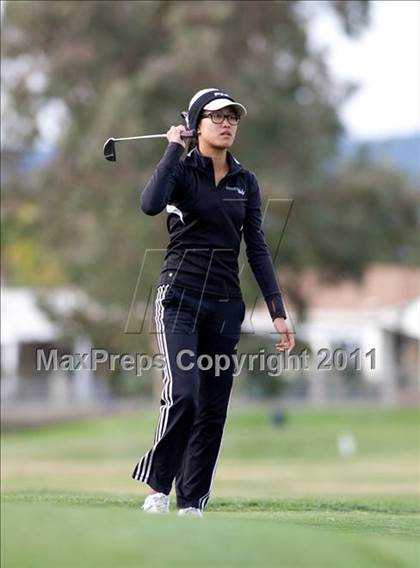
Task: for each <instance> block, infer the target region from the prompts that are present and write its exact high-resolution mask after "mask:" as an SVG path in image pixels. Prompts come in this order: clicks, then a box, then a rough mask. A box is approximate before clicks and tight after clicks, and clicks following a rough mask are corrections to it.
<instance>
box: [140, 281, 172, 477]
mask: <svg viewBox="0 0 420 568" xmlns="http://www.w3.org/2000/svg"><path fill="white" fill-rule="evenodd" d="M168 287H169V284H168V285H166V286H163V287H161V288H159V290H158V295H157V298H156V331H157V341H158V345H159V349H160V350H161V351H162V352H163V354H164V355H165V356H166V358H167V361H168V364H167V365H165V367H164V368H163V374H164V383H165V386H164V388H163V392H162V398H163V400H164V401H165V403H166V404H165V405H162V406H163V411H162V406H161V410H160V416H159V422H158V425H157V428H156V434H157V436H156V435H155V441H154V445H153V448H152V449H151V450H149V451H148V452H147V454H146V455H145V456H143V458H142V460H141V462H140V463H139V464H138V465H137V468H136V470H135V475H134V476H133V477H135V478H136V479H139V480H141V481H147V479H148V476H149V474H150V468H151V465H152V460H153V454H154V451H155V448H156V445H157V444H158V443H159V441H160V440H161V438H162V436H163V434H164V432H165V430H166V426H165V428H163V425H164V424H165V423H166V421H165V417H166V414H167V413H168V412H169V407H170V406H172V401H171V399H170V398H168V396H167V393H165V391H168V385H169V383H170V382H172V372H171V369H170V366H169V357H167V355H166V353H165V351H164V345H163V343H162V342H161V336H160V334H161V333H162V334H163V332H164V325H163V305H162V299H163V298H164V297H165V294H166V292H167V290H168ZM137 469H138V470H139V473H138V472H137Z"/></svg>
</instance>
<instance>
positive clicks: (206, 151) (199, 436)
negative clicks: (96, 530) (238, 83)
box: [132, 89, 294, 516]
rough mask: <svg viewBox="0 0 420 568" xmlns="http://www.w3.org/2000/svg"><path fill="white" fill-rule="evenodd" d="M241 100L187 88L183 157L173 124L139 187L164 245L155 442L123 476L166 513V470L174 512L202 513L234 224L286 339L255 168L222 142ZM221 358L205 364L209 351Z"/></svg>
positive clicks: (233, 280)
mask: <svg viewBox="0 0 420 568" xmlns="http://www.w3.org/2000/svg"><path fill="white" fill-rule="evenodd" d="M246 114H247V111H246V108H245V107H244V106H243V105H242V104H240V103H239V102H237V101H235V100H234V99H233V98H232V97H231V96H230V95H228V94H227V93H225V92H222V91H220V90H219V89H203V90H201V91H199V92H198V93H196V94H195V95H194V96H193V97H192V99H191V101H190V103H189V107H188V113H183V116H184V118H185V120H186V124H187V128H188V129H190V130H194V131H196V138H195V139H193V140H192V141H191V143H190V146H189V148H188V149H187V154H186V156H185V159H183V160H182V159H181V156H182V154H183V153H184V149H185V148H186V144H185V142H184V140H183V138H182V137H181V133H182V132H183V131H185V130H186V128H185V127H184V126H183V125H179V126H171V128H170V129H169V130H168V132H167V138H168V141H169V144H168V146H167V148H166V150H165V153H164V155H163V157H162V159H161V160H160V162H159V164H158V165H157V167H156V169H155V171H154V172H153V175H152V177H151V178H150V180H149V181H148V183H147V185H146V186H145V188H144V189H143V191H142V193H141V196H140V204H141V209H142V211H143V212H144V213H146V214H147V215H157V214H159V213H161V212H162V211H163V210H164V209H166V212H167V228H168V232H169V244H168V247H167V251H166V255H165V259H164V263H163V267H162V271H161V274H160V278H159V282H158V286H157V294H156V303H155V322H156V337H157V343H158V347H159V352H160V353H162V355H163V356H164V362H165V365H164V368H163V389H162V395H161V400H160V413H159V420H158V423H157V426H156V431H155V437H154V443H153V446H152V447H151V449H150V450H149V451H148V452H147V453H146V454H145V455H143V456H142V457H141V459H140V460H139V461H138V463H137V464H136V466H135V468H134V471H133V473H132V478H133V479H135V480H138V481H142V482H144V483H146V484H147V485H148V486H149V488H150V491H149V494H148V496H147V497H146V499H145V502H144V504H143V509H144V511H147V512H150V513H167V512H169V494H170V492H171V489H172V484H173V482H174V480H175V489H176V504H177V508H178V514H181V515H182V514H188V515H197V516H202V514H203V511H204V509H205V507H206V504H207V502H208V499H209V496H210V492H211V488H212V483H213V480H214V476H215V472H216V467H217V462H218V457H219V452H220V448H221V444H222V437H223V431H224V425H225V421H226V416H227V413H228V407H229V401H230V395H231V392H232V383H233V371H234V361H233V358H232V355H233V354H234V353H235V352H236V349H237V345H238V342H239V339H240V331H241V324H242V322H243V320H244V317H245V303H244V301H243V298H242V294H241V289H240V286H239V270H238V255H239V251H240V244H241V239H242V235H243V237H244V240H245V244H246V254H247V259H248V262H249V264H250V266H251V269H252V271H253V274H254V275H255V278H256V280H257V283H258V285H259V287H260V289H261V291H262V294H263V296H264V299H265V301H266V304H267V307H268V310H269V313H270V316H271V319H272V321H273V325H274V327H275V329H276V330H277V332H278V333H279V334H280V336H281V342H280V343H277V344H276V349H277V350H278V351H283V350H285V349H286V350H292V349H293V347H294V338H293V334H292V333H291V331H290V330H289V329H288V327H287V325H286V323H285V319H286V312H285V309H284V305H283V301H282V296H281V292H280V290H279V287H278V284H277V280H276V275H275V270H274V266H273V262H272V259H271V257H270V254H269V251H268V247H267V243H266V240H265V236H264V232H263V230H262V227H261V222H262V219H261V195H260V189H259V186H258V181H257V178H256V176H255V174H254V173H252V172H250V171H249V170H247V169H245V168H244V167H243V166H242V165H241V163H240V162H239V161H238V160H237V159H236V158H235V157H234V156H233V155H232V154H231V153H230V152H229V150H228V149H229V148H230V147H231V146H232V144H233V143H234V141H235V137H236V135H237V131H238V126H239V122H240V120H241V119H242V118H243V117H244V116H246ZM217 358H218V359H219V363H220V361H221V363H222V364H218V365H217V367H216V364H215V361H216V359H217Z"/></svg>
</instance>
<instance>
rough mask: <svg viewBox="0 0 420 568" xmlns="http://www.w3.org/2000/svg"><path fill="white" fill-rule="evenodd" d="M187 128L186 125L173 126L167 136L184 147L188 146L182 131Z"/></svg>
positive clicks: (170, 140)
mask: <svg viewBox="0 0 420 568" xmlns="http://www.w3.org/2000/svg"><path fill="white" fill-rule="evenodd" d="M185 130H187V129H186V128H185V126H183V125H182V124H179V125H178V126H171V127H170V129H169V130H168V132H167V133H166V138H167V139H168V140H169V142H177V143H178V144H181V146H183V147H184V148H186V145H185V142H184V140H183V139H182V138H181V132H184V131H185Z"/></svg>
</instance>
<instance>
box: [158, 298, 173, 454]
mask: <svg viewBox="0 0 420 568" xmlns="http://www.w3.org/2000/svg"><path fill="white" fill-rule="evenodd" d="M163 290H164V289H162V290H161V292H163ZM160 297H161V294H160V296H159V300H160ZM161 311H162V310H161V306H160V304H157V305H156V314H155V321H156V340H157V343H158V347H159V352H160V353H161V354H163V349H162V338H161V335H160V334H161V326H160V322H159V318H160V317H161ZM162 371H163V373H162V374H163V388H162V395H161V398H162V399H163V401H164V403H165V404H161V406H160V410H159V423H158V426H157V428H156V434H155V439H154V443H156V442H157V440H158V439H159V438H160V436H161V431H162V426H163V423H164V413H165V409H166V404H168V403H169V400H168V397H167V394H166V393H167V389H168V382H169V381H168V374H167V372H166V370H165V368H164V369H163V370H162Z"/></svg>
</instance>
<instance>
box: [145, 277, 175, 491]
mask: <svg viewBox="0 0 420 568" xmlns="http://www.w3.org/2000/svg"><path fill="white" fill-rule="evenodd" d="M169 286H170V285H169V284H167V285H166V287H165V288H164V290H163V297H161V298H160V300H159V306H160V317H158V318H157V325H158V332H161V333H158V338H159V342H160V345H161V347H160V349H161V351H162V353H163V354H164V356H165V359H166V364H165V367H164V370H165V371H166V383H167V384H166V387H165V388H166V393H165V394H166V396H165V403H167V404H165V407H164V410H163V413H162V427H161V429H160V434H159V437H158V440H157V441H156V443H155V444H154V446H153V448H152V450H151V456H150V460H149V464H148V467H147V471H146V474H145V475H144V479H145V481H147V480H148V478H149V475H150V470H151V467H152V462H153V456H154V453H155V449H156V446H157V444H158V443H159V441H160V440H161V439H162V437H163V436H164V434H165V432H166V428H167V424H168V417H169V409H170V407H171V406H172V404H173V400H172V389H171V387H172V369H171V366H170V359H169V353H168V348H167V344H166V337H165V323H164V306H163V304H162V299H163V298H164V297H165V295H166V292H167V291H168V288H169Z"/></svg>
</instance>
